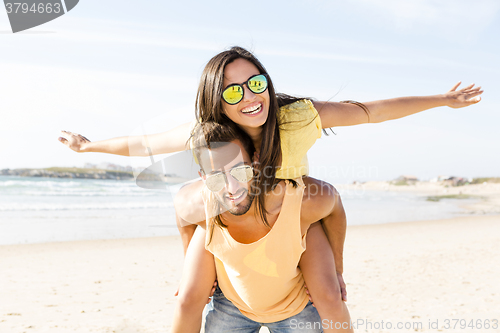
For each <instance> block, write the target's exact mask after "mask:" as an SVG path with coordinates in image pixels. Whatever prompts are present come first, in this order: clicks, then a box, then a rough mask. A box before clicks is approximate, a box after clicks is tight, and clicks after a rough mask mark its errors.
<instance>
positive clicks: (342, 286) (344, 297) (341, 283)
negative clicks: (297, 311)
mask: <svg viewBox="0 0 500 333" xmlns="http://www.w3.org/2000/svg"><path fill="white" fill-rule="evenodd" d="M337 279H338V280H339V286H340V294H341V296H342V300H343V301H344V302H347V289H346V285H345V282H344V278H343V277H342V273H339V272H337ZM215 282H217V281H215ZM214 286H215V285H214ZM305 287H306V294H307V296H308V297H309V300H310V301H311V303H313V306H314V307H316V306H315V305H314V301H313V299H312V296H311V294H310V293H309V289H307V286H305ZM214 290H215V288H214ZM212 295H213V292H212Z"/></svg>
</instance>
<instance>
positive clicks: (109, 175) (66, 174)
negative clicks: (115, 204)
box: [0, 167, 134, 180]
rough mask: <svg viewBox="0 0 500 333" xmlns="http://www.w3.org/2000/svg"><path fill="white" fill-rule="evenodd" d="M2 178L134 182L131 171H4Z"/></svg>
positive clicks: (50, 169) (73, 169)
mask: <svg viewBox="0 0 500 333" xmlns="http://www.w3.org/2000/svg"><path fill="white" fill-rule="evenodd" d="M0 175H2V176H18V177H44V178H80V179H113V180H133V179H134V173H133V172H131V171H119V170H103V169H87V168H65V167H52V168H43V169H3V170H0Z"/></svg>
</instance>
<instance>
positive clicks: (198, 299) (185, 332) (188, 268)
mask: <svg viewBox="0 0 500 333" xmlns="http://www.w3.org/2000/svg"><path fill="white" fill-rule="evenodd" d="M205 233H206V232H205V230H204V229H203V228H196V231H195V233H194V235H193V238H192V239H191V242H190V243H189V247H188V249H187V252H186V257H185V260H184V268H183V271H182V280H181V285H180V287H179V295H178V298H177V305H176V307H175V311H174V320H173V324H172V331H171V332H172V333H191V332H192V333H199V332H200V328H201V321H202V313H203V308H204V307H205V305H206V304H207V300H208V298H209V296H210V291H211V290H212V287H213V284H214V281H215V278H216V274H215V262H214V257H213V255H212V254H211V253H210V252H209V251H207V250H206V249H205Z"/></svg>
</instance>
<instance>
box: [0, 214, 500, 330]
mask: <svg viewBox="0 0 500 333" xmlns="http://www.w3.org/2000/svg"><path fill="white" fill-rule="evenodd" d="M182 261H183V260H182V250H181V243H180V239H179V238H178V237H175V236H172V237H155V238H141V239H124V240H102V241H76V242H61V243H46V244H28V245H5V246H0V266H1V270H0V300H1V301H0V332H2V333H10V332H12V333H14V332H16V333H18V332H103V333H104V332H106V333H111V332H121V333H135V332H144V333H153V332H167V331H168V328H169V326H170V322H171V318H172V312H173V309H174V304H175V297H174V296H173V294H174V292H175V290H176V288H177V285H178V281H179V279H180V275H181V268H182ZM498 262H500V216H470V217H461V218H456V219H449V220H438V221H423V222H407V223H391V224H384V225H371V226H352V227H349V228H348V236H347V240H346V247H345V273H344V278H345V280H346V282H347V286H348V293H349V295H348V306H349V308H350V311H351V315H352V319H353V321H354V322H355V324H357V330H356V331H358V332H399V331H401V332H409V331H419V332H420V331H422V332H438V331H453V332H478V331H479V332H498V331H500V329H496V330H495V329H492V328H490V329H489V330H485V329H484V328H483V329H471V328H470V327H467V328H465V329H463V330H462V329H458V328H459V326H457V327H456V329H455V330H447V329H444V328H443V325H445V324H446V320H453V319H459V320H461V319H465V320H467V323H469V322H470V320H471V319H472V320H474V322H476V321H477V320H481V321H484V320H486V319H489V320H490V323H491V322H492V320H493V319H497V320H499V319H500V285H499V283H498V276H499V275H500V267H499V266H498ZM436 320H437V321H438V324H439V326H440V327H439V329H440V330H437V329H432V328H429V322H432V323H435V322H436ZM361 321H364V323H363V324H362V322H361ZM382 321H383V323H384V324H385V326H384V328H382V327H381V326H380V325H382V324H381V323H382ZM388 322H391V324H392V325H393V327H392V329H387V323H388ZM370 323H371V326H369V325H370ZM397 323H402V324H404V325H417V326H413V327H414V328H411V329H402V330H398V329H397V328H396V325H397ZM408 323H410V324H408ZM419 323H420V324H419ZM451 324H453V322H451ZM377 325H378V326H377ZM419 325H422V326H419ZM377 327H378V329H377ZM415 328H416V329H415Z"/></svg>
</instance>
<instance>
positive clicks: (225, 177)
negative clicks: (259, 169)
mask: <svg viewBox="0 0 500 333" xmlns="http://www.w3.org/2000/svg"><path fill="white" fill-rule="evenodd" d="M242 168H245V169H247V168H250V169H251V170H252V178H253V174H254V168H253V167H252V166H251V165H248V164H245V165H240V166H237V167H234V168H232V169H231V170H229V171H220V172H218V173H217V174H212V175H207V174H206V173H205V171H203V170H201V171H200V172H201V174H202V175H203V176H204V177H205V186H207V182H206V179H207V178H209V177H211V176H212V177H216V176H218V175H222V177H223V178H224V186H226V184H227V175H226V174H227V173H229V174H230V175H231V177H233V178H234V179H235V180H236V181H238V182H240V183H244V181H241V180H239V179H238V178H236V177H235V176H234V175H233V174H232V173H231V172H232V171H233V170H235V169H242ZM252 178H250V180H252ZM250 180H248V181H247V182H249V181H250ZM224 186H222V187H221V188H220V189H219V190H212V189H211V188H210V187H209V186H207V188H208V189H209V190H210V191H212V192H219V191H220V190H222V189H223V188H224Z"/></svg>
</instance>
